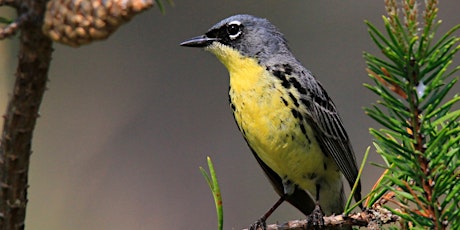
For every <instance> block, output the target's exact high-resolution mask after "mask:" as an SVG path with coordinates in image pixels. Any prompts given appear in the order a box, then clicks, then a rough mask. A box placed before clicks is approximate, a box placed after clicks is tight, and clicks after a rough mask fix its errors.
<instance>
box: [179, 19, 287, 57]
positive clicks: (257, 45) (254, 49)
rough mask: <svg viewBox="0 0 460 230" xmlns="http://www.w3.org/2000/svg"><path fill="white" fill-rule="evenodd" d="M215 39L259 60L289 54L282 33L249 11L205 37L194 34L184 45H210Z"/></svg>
mask: <svg viewBox="0 0 460 230" xmlns="http://www.w3.org/2000/svg"><path fill="white" fill-rule="evenodd" d="M213 42H219V43H221V44H222V45H225V46H229V47H232V48H233V49H235V50H238V51H239V52H240V54H241V55H243V56H247V57H253V58H257V59H258V60H259V61H263V59H265V60H266V59H269V58H270V57H273V56H278V55H282V56H284V55H285V54H290V51H289V48H288V47H287V44H286V40H285V39H284V36H283V34H281V33H280V32H279V31H278V29H277V28H276V27H275V26H274V25H273V24H271V23H270V22H269V21H268V20H267V19H263V18H258V17H254V16H252V15H247V14H238V15H234V16H231V17H229V18H226V19H224V20H222V21H220V22H219V23H217V24H216V25H214V26H213V27H211V28H210V29H209V30H208V32H206V33H205V34H204V35H202V36H198V37H194V38H192V39H189V40H187V41H185V42H182V43H181V44H180V45H181V46H189V47H207V46H209V45H211V44H212V43H213Z"/></svg>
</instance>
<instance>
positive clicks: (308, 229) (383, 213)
mask: <svg viewBox="0 0 460 230" xmlns="http://www.w3.org/2000/svg"><path fill="white" fill-rule="evenodd" d="M323 219H324V228H325V229H336V228H337V227H340V226H355V227H367V228H368V229H373V230H378V229H380V226H381V225H382V224H388V223H395V222H398V221H399V220H400V217H399V216H397V215H395V214H393V213H391V212H390V211H388V210H387V209H384V208H380V207H377V208H375V209H368V210H366V211H363V212H361V213H355V214H351V215H350V216H343V215H332V216H326V217H323ZM316 227H317V226H312V224H311V223H308V221H307V220H292V221H289V222H286V223H284V224H271V225H268V226H267V228H266V230H315V229H316ZM243 230H248V229H243Z"/></svg>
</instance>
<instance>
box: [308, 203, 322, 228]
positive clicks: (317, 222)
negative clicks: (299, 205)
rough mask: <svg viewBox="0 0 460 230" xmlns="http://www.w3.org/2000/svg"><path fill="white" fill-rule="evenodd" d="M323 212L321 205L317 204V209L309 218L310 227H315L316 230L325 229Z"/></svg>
mask: <svg viewBox="0 0 460 230" xmlns="http://www.w3.org/2000/svg"><path fill="white" fill-rule="evenodd" d="M323 217H324V215H323V210H321V207H320V206H319V204H316V206H315V209H313V212H311V214H310V215H308V216H307V223H308V227H314V229H323V228H324V219H323Z"/></svg>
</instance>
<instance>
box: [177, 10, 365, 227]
mask: <svg viewBox="0 0 460 230" xmlns="http://www.w3.org/2000/svg"><path fill="white" fill-rule="evenodd" d="M180 45H182V46H188V47H202V48H204V49H205V50H206V51H209V52H211V53H213V54H214V55H215V56H216V57H217V58H218V59H219V60H220V61H221V62H222V63H223V64H224V65H225V67H227V69H228V71H229V73H230V90H229V96H230V106H231V109H232V110H233V116H234V118H235V120H236V123H237V124H238V127H239V129H240V131H241V133H242V134H243V136H244V138H245V139H246V142H247V144H248V145H249V147H250V149H251V150H252V153H253V154H254V157H255V158H256V160H257V162H259V164H260V166H261V167H262V169H263V170H264V172H265V173H266V174H267V176H268V178H269V179H270V181H271V183H272V185H273V187H274V188H275V190H276V192H277V193H278V194H279V195H280V199H279V200H278V201H277V202H276V203H275V205H274V206H273V207H272V208H271V209H270V210H269V211H268V212H267V213H266V214H265V215H264V216H262V218H261V219H260V220H259V223H262V224H265V220H266V219H267V218H268V216H269V215H270V214H271V213H272V212H273V211H274V210H275V209H276V208H277V207H278V206H279V205H280V204H281V203H282V202H283V201H288V202H289V203H291V204H292V205H294V206H295V207H296V208H297V209H299V210H300V211H301V212H303V213H304V214H305V215H309V214H310V213H312V211H313V210H314V209H315V207H316V204H317V203H318V204H319V205H320V207H321V208H322V210H323V211H324V214H326V215H330V214H333V213H335V214H340V213H342V212H343V209H344V203H345V195H344V190H343V183H342V178H341V175H342V174H343V175H344V176H345V178H346V179H347V180H348V183H349V184H350V186H353V184H354V182H355V180H356V178H357V175H358V168H357V165H356V159H355V156H354V153H353V148H352V146H351V144H350V139H349V138H348V135H347V132H346V131H345V129H344V127H343V124H342V119H341V118H340V116H339V114H338V113H337V110H336V107H335V105H334V103H333V102H332V100H331V98H330V97H329V96H328V94H327V92H326V90H325V89H324V88H323V86H322V85H321V84H320V83H319V82H318V80H316V79H315V77H314V76H313V74H312V73H311V72H310V71H309V70H307V69H306V68H305V67H303V66H302V64H300V62H299V61H298V60H297V59H296V58H295V57H294V55H293V54H292V53H291V51H290V49H289V47H288V45H287V42H286V40H285V38H284V36H283V34H281V33H280V32H279V31H278V29H277V28H276V27H275V26H274V25H272V24H271V23H270V22H269V21H268V20H266V19H262V18H257V17H254V16H251V15H235V16H231V17H229V18H226V19H224V20H222V21H221V22H219V23H217V24H216V25H214V26H213V27H211V29H209V30H208V32H206V33H205V34H204V35H202V36H198V37H194V38H191V39H189V40H187V41H184V42H182V43H181V44H180ZM354 198H355V200H357V201H359V200H360V199H361V185H360V184H358V186H357V189H356V193H355V194H354Z"/></svg>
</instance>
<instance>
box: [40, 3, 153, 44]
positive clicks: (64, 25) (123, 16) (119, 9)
mask: <svg viewBox="0 0 460 230" xmlns="http://www.w3.org/2000/svg"><path fill="white" fill-rule="evenodd" d="M152 6H153V1H152V0H50V1H49V2H48V5H47V11H46V14H45V20H44V23H43V27H42V30H43V33H45V34H46V35H47V36H48V37H50V38H51V39H53V40H54V41H57V42H60V43H64V44H67V45H70V46H74V47H78V46H80V45H84V44H88V43H90V42H92V41H95V40H102V39H105V38H107V37H108V36H109V35H110V34H112V33H113V32H114V31H115V30H116V29H117V28H118V27H119V26H120V25H121V24H123V23H125V22H127V21H129V20H130V19H131V18H132V17H133V16H134V15H136V14H137V13H140V12H142V11H144V10H146V9H148V8H150V7H152Z"/></svg>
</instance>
